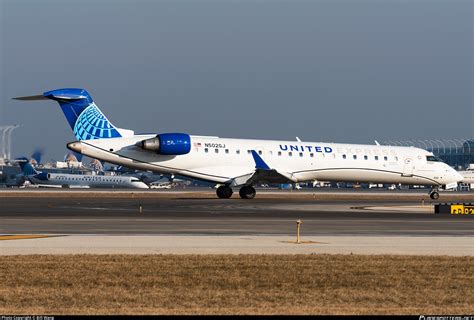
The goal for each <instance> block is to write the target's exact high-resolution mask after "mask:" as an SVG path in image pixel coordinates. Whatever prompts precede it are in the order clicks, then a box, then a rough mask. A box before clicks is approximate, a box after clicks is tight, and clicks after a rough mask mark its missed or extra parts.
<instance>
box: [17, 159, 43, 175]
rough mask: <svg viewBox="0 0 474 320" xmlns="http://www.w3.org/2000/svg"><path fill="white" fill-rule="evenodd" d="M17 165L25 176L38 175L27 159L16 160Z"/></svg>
mask: <svg viewBox="0 0 474 320" xmlns="http://www.w3.org/2000/svg"><path fill="white" fill-rule="evenodd" d="M17 160H18V164H19V165H20V168H21V170H22V171H23V174H24V175H25V176H32V175H35V174H38V173H39V172H38V171H36V169H35V168H33V166H32V165H31V163H30V162H29V161H28V159H27V158H24V157H23V158H18V159H17Z"/></svg>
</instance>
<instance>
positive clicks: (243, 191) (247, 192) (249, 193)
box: [239, 186, 257, 199]
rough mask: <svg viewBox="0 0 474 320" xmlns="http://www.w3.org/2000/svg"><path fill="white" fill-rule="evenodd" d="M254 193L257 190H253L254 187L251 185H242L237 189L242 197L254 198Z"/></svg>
mask: <svg viewBox="0 0 474 320" xmlns="http://www.w3.org/2000/svg"><path fill="white" fill-rule="evenodd" d="M255 194H257V192H256V191H255V188H254V187H252V186H243V187H242V188H240V190H239V196H240V197H241V198H242V199H253V198H255Z"/></svg>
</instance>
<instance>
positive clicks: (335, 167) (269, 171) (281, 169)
mask: <svg viewBox="0 0 474 320" xmlns="http://www.w3.org/2000/svg"><path fill="white" fill-rule="evenodd" d="M14 99H17V100H45V99H51V100H54V101H57V102H58V103H59V105H60V106H61V109H62V110H63V112H64V114H65V116H66V118H67V121H68V122H69V124H70V126H71V128H72V129H73V131H74V134H75V136H76V138H77V140H78V141H75V142H71V143H69V144H68V145H67V147H68V148H69V149H71V150H73V151H76V152H79V153H82V154H84V155H86V156H89V157H92V158H96V159H99V160H103V161H107V162H110V163H115V164H118V165H122V166H126V167H130V168H136V169H139V170H150V171H154V172H159V173H166V174H176V175H182V176H187V177H191V178H194V179H201V180H206V181H210V182H215V183H218V184H221V186H220V187H219V188H217V190H216V193H217V196H218V197H219V198H230V197H231V196H232V188H239V195H240V197H242V198H244V199H251V198H253V197H255V193H256V192H255V189H254V188H253V185H255V184H256V183H297V182H303V181H314V180H324V181H348V182H373V183H389V184H398V183H401V184H415V185H430V186H432V189H431V191H430V196H431V198H432V199H437V198H438V197H439V193H438V190H439V189H451V188H455V187H457V184H458V182H459V181H461V180H462V179H463V178H462V176H460V175H459V174H458V173H457V172H456V171H455V170H454V169H452V168H451V167H450V166H448V165H447V164H445V163H443V162H442V161H441V160H440V159H438V158H437V157H435V156H434V155H433V154H432V153H430V152H428V151H425V150H422V149H418V148H414V147H394V146H380V145H358V144H336V143H325V142H300V141H297V142H295V141H274V140H249V139H227V138H218V137H210V136H192V135H189V134H186V133H158V134H140V135H136V134H134V132H133V131H131V130H126V129H121V128H117V127H116V126H114V125H113V124H112V123H111V122H110V121H109V120H108V119H107V118H106V117H105V115H104V114H103V113H102V112H101V111H100V110H99V108H98V107H97V106H96V104H95V103H94V101H93V100H92V98H91V96H90V95H89V94H88V93H87V91H86V90H84V89H58V90H53V91H48V92H45V93H43V94H42V95H38V96H30V97H19V98H14Z"/></svg>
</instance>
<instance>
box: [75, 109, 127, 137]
mask: <svg viewBox="0 0 474 320" xmlns="http://www.w3.org/2000/svg"><path fill="white" fill-rule="evenodd" d="M74 135H75V136H76V138H77V139H79V140H93V139H102V138H118V137H121V135H120V133H119V132H118V131H117V129H116V128H115V127H114V126H113V125H112V124H111V123H110V122H109V120H107V118H106V117H105V116H104V115H103V114H102V112H100V110H99V109H98V108H97V106H96V105H95V103H92V104H91V105H89V106H88V107H87V108H86V109H85V110H84V111H83V112H82V113H81V115H80V116H79V117H78V118H77V121H76V124H75V126H74Z"/></svg>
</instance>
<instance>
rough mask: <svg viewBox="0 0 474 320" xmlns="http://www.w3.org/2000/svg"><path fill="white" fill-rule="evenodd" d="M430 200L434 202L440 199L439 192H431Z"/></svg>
mask: <svg viewBox="0 0 474 320" xmlns="http://www.w3.org/2000/svg"><path fill="white" fill-rule="evenodd" d="M430 198H431V199H433V200H437V199H439V193H438V191H433V192H430Z"/></svg>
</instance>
